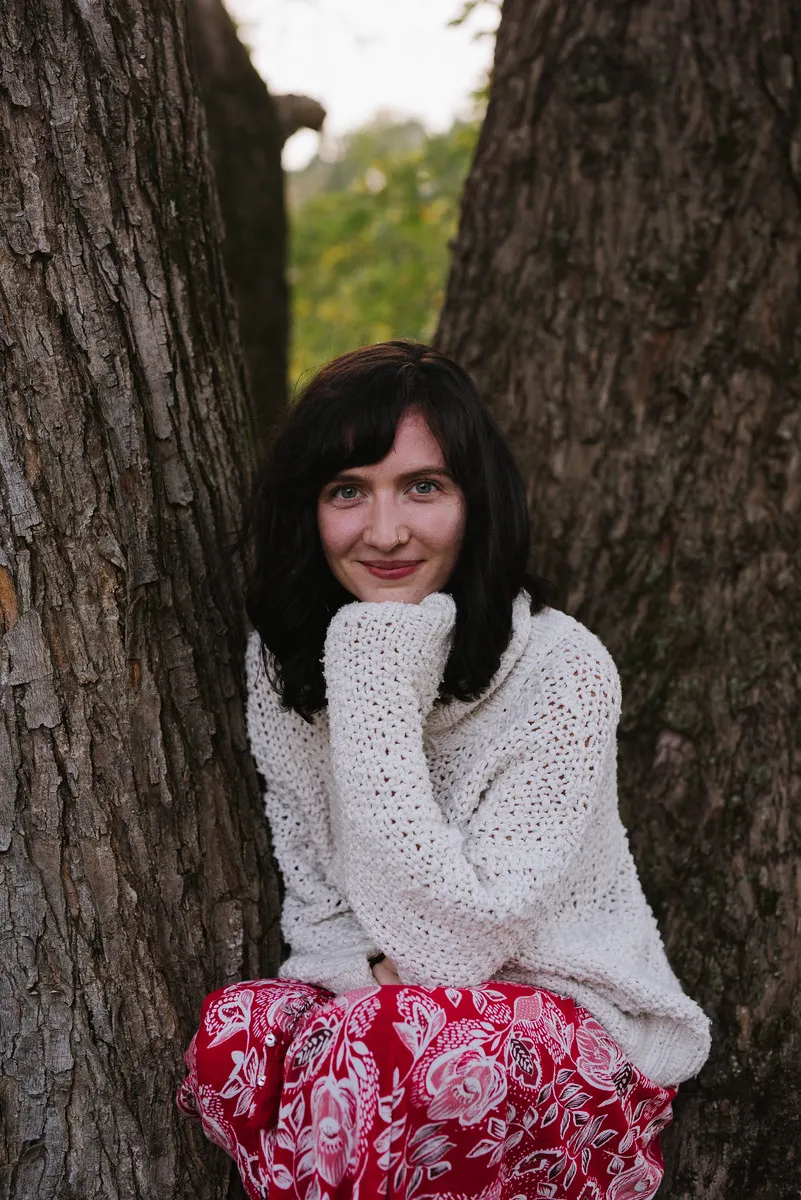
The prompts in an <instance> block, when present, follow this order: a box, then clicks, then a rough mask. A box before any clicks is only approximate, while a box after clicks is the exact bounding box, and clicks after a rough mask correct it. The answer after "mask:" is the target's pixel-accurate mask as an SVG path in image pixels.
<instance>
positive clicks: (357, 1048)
mask: <svg viewBox="0 0 801 1200" xmlns="http://www.w3.org/2000/svg"><path fill="white" fill-rule="evenodd" d="M239 991H240V992H242V993H243V995H242V996H241V997H237V994H236V993H237V987H236V986H234V987H231V988H224V989H221V990H220V992H218V993H214V994H213V995H212V996H210V997H207V1001H206V1003H205V1005H204V1012H203V1017H204V1019H203V1021H202V1022H201V1028H200V1029H199V1030H198V1033H197V1035H196V1038H195V1040H194V1042H193V1044H192V1046H190V1048H189V1050H188V1051H187V1055H186V1061H187V1069H188V1071H189V1075H188V1078H187V1080H186V1082H185V1084H184V1085H183V1086H182V1088H181V1089H180V1092H179V1095H178V1103H179V1105H180V1107H181V1108H182V1109H183V1111H184V1112H186V1113H188V1114H189V1115H191V1116H197V1117H199V1118H200V1120H201V1121H202V1123H203V1128H204V1132H205V1133H206V1135H207V1136H208V1137H209V1138H210V1139H211V1140H213V1141H215V1142H217V1143H218V1144H219V1145H221V1146H222V1147H223V1148H224V1149H226V1150H227V1151H228V1153H229V1154H230V1155H231V1156H232V1158H234V1160H235V1162H236V1164H237V1167H238V1169H239V1172H240V1175H241V1178H242V1182H243V1185H244V1187H245V1190H246V1192H247V1194H248V1197H249V1198H250V1200H278V1197H279V1196H286V1198H287V1200H334V1198H336V1200H376V1198H377V1197H381V1196H384V1197H386V1196H387V1195H396V1196H398V1197H402V1198H403V1200H456V1198H457V1197H459V1198H461V1200H464V1197H465V1196H471V1197H473V1198H474V1200H535V1198H536V1200H546V1198H548V1197H550V1200H652V1198H653V1197H654V1194H655V1192H656V1191H657V1188H658V1184H659V1181H660V1179H661V1176H662V1172H663V1166H662V1159H661V1153H660V1149H659V1136H658V1134H659V1131H660V1130H661V1129H662V1128H663V1127H664V1125H665V1124H667V1123H668V1122H669V1120H670V1117H671V1100H672V1097H673V1095H674V1094H675V1092H674V1090H673V1089H665V1088H660V1087H658V1086H657V1085H656V1084H655V1083H654V1082H653V1081H652V1080H649V1079H648V1078H647V1077H646V1076H644V1075H642V1074H641V1072H639V1071H638V1070H637V1069H636V1068H635V1067H633V1066H632V1064H631V1063H630V1062H627V1061H625V1060H624V1058H623V1053H622V1051H619V1050H618V1049H617V1047H616V1046H615V1043H614V1042H613V1041H612V1039H611V1038H609V1037H608V1036H607V1035H606V1034H605V1031H604V1030H603V1027H602V1026H600V1025H599V1024H598V1022H597V1021H596V1020H595V1019H594V1018H593V1017H592V1016H591V1015H590V1014H589V1013H588V1012H587V1011H586V1009H582V1008H580V1007H579V1006H577V1005H575V1004H574V1003H573V1001H571V1000H569V999H567V998H565V997H559V996H556V995H555V994H552V993H548V992H545V991H543V990H540V989H532V988H530V987H528V985H524V984H515V983H509V982H503V983H501V982H498V981H492V982H491V983H488V984H486V985H483V986H481V987H478V988H476V987H472V988H447V989H446V988H431V989H427V988H420V987H415V986H411V985H410V986H403V985H402V986H400V987H379V986H378V985H376V986H374V987H372V988H363V989H358V990H354V991H352V992H349V993H346V994H343V995H341V996H337V997H334V996H332V995H331V994H330V993H327V992H325V990H323V989H318V988H315V987H314V986H313V985H310V984H304V983H300V982H297V981H274V980H273V981H271V980H263V981H249V982H247V983H243V984H242V985H239ZM244 993H249V994H247V995H245V994H244ZM207 1013H208V1014H210V1017H209V1019H208V1020H206V1014H207ZM245 1013H249V1014H250V1020H249V1025H248V1027H247V1028H243V1027H242V1024H243V1022H242V1019H243V1016H244V1014H245ZM221 1034H223V1036H222V1037H221V1036H220V1035H221ZM271 1034H275V1035H277V1038H276V1041H272V1040H271V1039H270V1035H271ZM284 1034H288V1037H289V1043H290V1044H289V1045H288V1047H287V1051H286V1055H285V1058H284V1059H283V1062H281V1060H280V1054H279V1052H280V1043H281V1036H282V1035H284ZM226 1035H227V1036H226ZM262 1056H264V1058H263V1064H264V1065H265V1066H266V1067H268V1068H269V1069H268V1071H267V1072H266V1073H267V1074H270V1073H272V1075H273V1076H274V1075H275V1074H276V1071H277V1072H278V1078H279V1080H280V1097H279V1100H278V1101H277V1103H276V1107H275V1111H274V1112H273V1109H272V1107H270V1106H265V1103H264V1099H265V1095H266V1093H267V1091H269V1089H266V1088H265V1087H264V1086H262V1085H260V1084H259V1079H260V1077H261V1071H260V1062H261V1059H262ZM254 1079H255V1083H256V1085H257V1086H256V1089H255V1093H254V1098H253V1101H252V1102H251V1101H250V1094H251V1091H252V1090H253V1084H254ZM270 1094H271V1093H270Z"/></svg>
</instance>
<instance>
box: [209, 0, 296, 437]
mask: <svg viewBox="0 0 801 1200" xmlns="http://www.w3.org/2000/svg"><path fill="white" fill-rule="evenodd" d="M188 12H189V29H190V34H191V39H192V50H193V53H194V59H195V63H196V66H197V73H198V81H199V83H200V90H201V95H202V97H203V103H204V106H205V109H206V121H207V125H208V131H209V149H210V153H211V161H212V164H213V167H214V174H215V178H216V184H217V193H218V195H219V198H220V208H221V209H222V216H223V224H224V226H225V236H224V241H223V253H224V256H225V269H226V274H227V276H228V279H229V281H230V285H231V290H232V292H233V295H234V299H235V300H236V305H237V310H238V315H239V330H240V334H241V339H242V349H243V350H244V354H245V364H246V368H247V375H248V385H249V393H250V404H251V409H252V411H253V414H254V427H255V430H256V434H257V445H258V447H259V449H260V450H262V451H263V450H264V449H265V448H266V446H267V445H268V444H269V441H270V434H271V430H272V427H273V426H274V424H275V422H276V420H278V419H279V418H280V416H281V414H282V413H283V410H284V405H285V403H286V371H287V361H286V352H287V333H288V307H287V289H286V281H285V278H284V267H285V259H286V214H285V211H284V176H283V171H282V169H281V147H282V146H283V144H284V132H283V126H282V123H281V120H280V117H279V113H278V111H277V109H276V107H275V105H274V103H273V101H272V98H271V97H270V94H269V92H268V91H267V88H266V86H265V83H264V81H263V79H262V78H261V76H260V75H259V74H258V72H257V71H256V69H255V67H254V66H253V64H252V63H251V61H250V55H249V54H248V52H247V50H246V49H245V47H244V46H243V45H242V43H241V42H240V40H239V38H238V37H237V33H236V29H235V27H234V23H233V21H232V20H231V18H230V17H229V15H228V13H227V12H226V11H225V9H224V8H223V5H222V3H221V0H189V4H188Z"/></svg>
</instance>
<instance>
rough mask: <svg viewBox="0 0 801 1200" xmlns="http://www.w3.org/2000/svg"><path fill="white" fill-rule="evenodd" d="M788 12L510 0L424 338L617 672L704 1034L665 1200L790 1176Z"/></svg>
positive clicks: (793, 587)
mask: <svg viewBox="0 0 801 1200" xmlns="http://www.w3.org/2000/svg"><path fill="white" fill-rule="evenodd" d="M799 80H801V15H800V14H799V11H798V9H793V7H792V6H788V5H785V6H782V5H764V4H759V3H757V2H756V0H744V2H743V3H740V4H738V5H734V6H732V5H729V4H725V3H723V2H722V0H714V2H712V3H709V4H706V5H697V4H691V3H689V0H679V2H677V3H674V4H668V5H666V4H664V3H661V2H657V0H645V2H644V3H641V4H637V5H632V4H614V5H613V4H608V3H604V2H603V0H590V2H589V3H586V4H581V5H575V4H569V3H567V0H538V2H537V3H531V2H530V0H506V4H505V5H504V12H503V18H502V22H501V26H500V30H499V36H498V42H497V51H496V58H495V67H494V77H493V86H492V90H491V94H490V101H489V109H488V112H487V117H486V120H485V123H484V126H483V129H482V132H481V138H480V141H479V145H478V150H477V156H476V160H475V163H474V165H473V168H472V172H471V174H470V177H469V181H468V184H467V189H466V195H465V200H464V207H463V212H462V220H461V228H460V232H459V236H458V242H457V245H456V249H455V255H454V262H453V268H452V272H451V275H450V280H449V284H448V290H447V298H446V302H445V308H444V312H443V315H442V320H441V324H440V327H439V332H438V338H437V340H438V343H439V345H440V346H441V347H442V348H443V349H444V350H446V351H447V352H449V353H451V354H453V355H455V356H456V357H457V358H459V359H460V360H461V361H462V362H464V363H465V364H466V366H468V367H469V368H470V369H471V370H472V371H473V372H474V374H475V376H476V378H477V380H478V382H479V384H480V386H481V387H482V389H483V391H484V393H485V394H486V395H487V396H488V398H489V399H490V401H491V404H492V407H493V409H494V412H495V414H496V416H497V417H498V419H499V420H500V422H501V424H502V426H503V427H504V429H505V430H506V432H507V433H508V434H509V435H510V437H511V438H512V440H513V442H514V445H515V447H516V449H517V452H518V455H519V459H520V462H521V465H522V467H523V470H524V473H525V477H526V479H527V482H528V489H529V496H530V501H531V508H532V512H533V514H534V520H535V529H536V543H535V548H534V550H535V553H534V559H535V562H536V564H537V566H538V567H539V568H540V569H542V570H543V571H544V572H545V573H546V574H549V575H550V576H551V577H552V578H554V579H555V580H556V581H558V582H559V583H561V585H562V587H563V590H564V594H565V598H566V607H567V608H568V610H569V611H570V612H572V613H575V614H576V615H578V616H579V618H580V619H581V620H583V621H586V623H587V624H588V625H589V626H590V627H591V628H592V629H594V630H596V631H597V632H598V633H599V635H600V636H601V637H602V638H603V640H604V641H605V642H606V643H607V644H608V646H609V647H610V649H611V651H612V653H613V655H614V657H615V659H616V660H617V662H618V664H619V666H620V669H621V675H622V679H623V689H624V712H623V719H622V725H621V731H620V736H621V762H620V776H621V777H620V785H621V795H622V801H623V810H624V811H623V815H624V818H625V820H626V821H627V823H628V825H629V827H630V829H631V831H632V836H633V846H634V851H635V854H636V857H637V859H638V862H639V863H640V864H641V869H642V874H643V876H644V882H645V886H646V891H647V893H648V895H649V898H650V900H651V902H652V903H653V905H654V907H655V909H656V912H657V915H658V917H659V919H660V922H661V926H662V929H663V930H664V933H665V936H666V943H667V949H668V952H669V954H670V957H671V959H672V961H673V963H674V964H675V965H676V967H677V969H678V972H679V974H680V976H681V978H682V980H683V982H684V984H685V986H686V987H687V989H688V991H689V992H690V993H691V994H692V995H693V996H694V997H697V998H698V999H699V1000H700V1002H701V1003H702V1004H703V1005H704V1006H705V1008H706V1010H707V1011H708V1012H709V1013H710V1014H711V1016H712V1017H713V1019H714V1039H715V1042H714V1050H713V1054H712V1058H711V1061H710V1063H709V1065H708V1067H707V1068H706V1069H705V1070H704V1072H703V1074H702V1075H701V1076H700V1078H699V1080H698V1081H697V1082H695V1083H692V1084H687V1085H685V1086H684V1087H683V1088H682V1091H681V1094H680V1097H679V1100H678V1103H677V1105H676V1112H677V1126H676V1128H674V1130H673V1131H672V1132H671V1133H669V1134H668V1135H667V1136H666V1139H665V1143H666V1149H667V1157H668V1171H667V1176H666V1182H665V1184H664V1193H665V1197H666V1200H667V1198H668V1197H670V1198H671V1200H678V1198H679V1197H704V1198H705V1200H724V1198H725V1200H756V1198H765V1200H767V1198H769V1197H770V1198H773V1197H782V1198H784V1197H786V1198H788V1200H789V1198H790V1197H796V1196H798V1194H799V1190H800V1189H801V1094H800V1091H799V1088H800V1085H801V1077H800V1076H799V1070H798V1064H799V1062H801V1008H799V1004H798V985H799V965H800V951H799V940H798V929H799V921H800V920H801V913H800V912H799V905H800V903H801V890H799V887H798V861H799V857H798V856H799V850H800V849H801V830H800V829H799V822H801V803H799V801H800V800H801V786H800V784H801V778H800V772H799V767H800V766H801V761H800V759H799V741H798V729H797V727H798V710H799V706H798V647H799V644H801V640H800V638H799V634H800V633H801V628H800V627H801V615H800V614H801V594H800V593H801V589H800V588H799V572H798V565H797V560H798V547H799V544H801V536H800V535H801V531H800V530H799V506H801V453H800V452H799V447H800V446H801V430H800V429H799V424H801V407H800V406H799V398H800V397H801V344H800V343H799V335H798V329H799V315H800V313H799V262H801V206H800V198H801V132H799V131H800V130H801V110H800V109H799V96H800V95H801V90H800V88H799Z"/></svg>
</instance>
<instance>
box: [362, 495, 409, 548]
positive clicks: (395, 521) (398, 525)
mask: <svg viewBox="0 0 801 1200" xmlns="http://www.w3.org/2000/svg"><path fill="white" fill-rule="evenodd" d="M371 507H372V511H371V513H370V516H369V518H368V521H367V524H366V525H365V528H364V532H363V533H362V541H363V542H364V543H365V545H367V546H374V547H375V549H376V550H382V551H384V552H387V551H389V550H394V548H395V547H396V546H398V545H401V546H402V545H403V544H404V543H405V542H408V540H409V536H410V534H409V529H408V527H407V526H406V525H405V524H404V523H403V521H402V520H401V516H402V514H401V513H399V511H398V508H397V505H396V503H395V500H394V499H393V498H392V497H390V496H387V497H381V496H375V498H374V500H373V504H372V506H371Z"/></svg>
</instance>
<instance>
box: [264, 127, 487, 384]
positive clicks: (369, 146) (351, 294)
mask: <svg viewBox="0 0 801 1200" xmlns="http://www.w3.org/2000/svg"><path fill="white" fill-rule="evenodd" d="M479 126H480V121H479V120H478V119H475V120H472V121H466V122H461V121H460V122H456V123H455V124H454V125H453V127H452V128H451V129H450V130H449V131H448V132H447V133H442V134H429V133H427V132H426V131H425V129H424V128H423V127H422V126H421V125H420V124H419V123H417V122H415V121H405V122H398V121H392V120H391V119H389V118H386V117H384V118H377V119H376V120H375V121H374V122H372V123H371V124H370V125H368V126H366V127H365V128H363V129H360V130H358V131H356V132H355V133H352V134H350V135H348V136H347V137H346V138H345V139H344V140H343V144H342V147H341V153H340V154H339V155H338V157H337V158H336V160H335V161H333V162H324V161H322V160H320V159H319V158H318V159H314V160H313V161H312V162H311V163H310V164H309V166H308V167H306V168H305V170H303V171H300V172H295V173H294V174H293V175H290V176H289V177H288V188H289V201H290V209H291V214H292V220H291V226H290V228H291V233H290V284H291V287H292V292H293V345H292V365H291V379H290V384H291V385H292V384H293V383H295V381H296V380H297V379H298V377H299V376H301V375H305V374H306V373H307V372H311V371H314V370H315V369H316V368H317V367H319V366H320V365H322V363H324V362H327V361H328V360H329V359H330V358H333V357H334V356H336V355H337V354H342V353H344V352H345V351H346V350H351V349H354V348H356V347H357V346H363V345H367V344H368V343H370V342H379V341H385V340H387V339H388V338H392V337H410V338H418V339H421V340H423V341H428V340H430V339H431V337H432V336H433V334H434V330H435V327H436V323H437V318H438V315H439V310H440V307H441V305H442V298H443V292H444V287H445V281H446V276H447V270H448V259H449V242H450V240H451V238H452V237H453V236H454V234H455V233H456V227H457V221H458V213H459V199H460V195H461V191H462V185H463V183H464V180H465V178H466V175H467V171H468V168H469V165H470V160H471V157H472V154H473V149H474V146H475V143H476V139H477V136H478V130H479ZM301 382H302V381H301Z"/></svg>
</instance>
